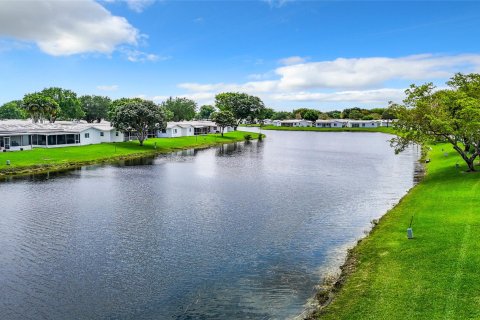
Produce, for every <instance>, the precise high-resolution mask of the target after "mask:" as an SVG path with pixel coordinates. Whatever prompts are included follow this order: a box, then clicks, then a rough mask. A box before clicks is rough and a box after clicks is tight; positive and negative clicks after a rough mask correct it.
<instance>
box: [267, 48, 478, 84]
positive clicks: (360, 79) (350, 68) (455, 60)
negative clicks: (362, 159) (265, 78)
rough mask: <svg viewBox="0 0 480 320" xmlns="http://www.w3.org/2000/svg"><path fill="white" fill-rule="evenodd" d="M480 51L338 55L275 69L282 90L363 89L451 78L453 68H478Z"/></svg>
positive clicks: (458, 69)
mask: <svg viewBox="0 0 480 320" xmlns="http://www.w3.org/2000/svg"><path fill="white" fill-rule="evenodd" d="M479 66H480V55H478V54H477V55H475V54H471V55H457V56H436V55H431V54H425V55H413V56H407V57H401V58H383V57H378V58H377V57H374V58H358V59H344V58H339V59H335V60H332V61H320V62H311V63H302V64H296V65H291V66H285V67H280V68H278V69H276V71H275V72H276V73H277V75H279V76H280V80H279V88H280V89H283V90H293V89H308V88H337V89H338V88H339V89H345V88H348V89H360V88H371V87H374V86H378V85H382V84H384V83H385V82H387V81H390V80H408V81H417V80H424V79H441V78H448V77H449V76H451V75H452V74H453V73H454V72H456V71H460V70H464V69H471V70H475V69H478V68H479Z"/></svg>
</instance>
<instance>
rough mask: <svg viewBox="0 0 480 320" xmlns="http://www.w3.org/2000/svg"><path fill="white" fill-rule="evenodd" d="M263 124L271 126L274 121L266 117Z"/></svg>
mask: <svg viewBox="0 0 480 320" xmlns="http://www.w3.org/2000/svg"><path fill="white" fill-rule="evenodd" d="M263 124H264V125H266V126H271V125H272V124H273V121H272V120H271V119H265V120H263Z"/></svg>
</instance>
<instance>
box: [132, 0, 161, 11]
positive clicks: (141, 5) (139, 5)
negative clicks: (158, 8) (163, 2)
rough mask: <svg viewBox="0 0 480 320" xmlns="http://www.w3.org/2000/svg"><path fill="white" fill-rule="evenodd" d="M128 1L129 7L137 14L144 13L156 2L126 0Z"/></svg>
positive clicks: (150, 0) (152, 0)
mask: <svg viewBox="0 0 480 320" xmlns="http://www.w3.org/2000/svg"><path fill="white" fill-rule="evenodd" d="M126 1H127V6H128V7H129V8H130V9H131V10H133V11H135V12H138V13H140V12H142V11H143V10H145V8H146V7H148V6H150V5H152V4H153V3H154V2H155V0H126Z"/></svg>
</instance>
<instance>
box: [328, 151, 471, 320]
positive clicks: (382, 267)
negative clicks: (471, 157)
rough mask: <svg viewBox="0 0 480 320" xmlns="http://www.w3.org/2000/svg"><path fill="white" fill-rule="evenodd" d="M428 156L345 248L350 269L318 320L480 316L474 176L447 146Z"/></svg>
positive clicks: (461, 317)
mask: <svg viewBox="0 0 480 320" xmlns="http://www.w3.org/2000/svg"><path fill="white" fill-rule="evenodd" d="M442 149H443V150H444V151H442ZM445 153H447V155H445ZM429 157H430V158H431V159H432V161H431V163H429V164H428V168H427V175H426V177H425V178H424V180H423V181H422V182H421V183H420V184H418V185H417V186H416V187H415V188H413V189H412V190H411V191H410V192H409V194H408V195H407V196H405V197H404V198H403V199H402V201H401V202H400V203H399V204H398V205H397V206H396V207H395V208H394V209H392V210H391V211H390V212H388V213H387V214H386V215H385V216H384V217H383V218H382V219H381V220H380V222H379V224H378V225H377V227H376V228H374V230H373V231H372V233H371V234H370V235H369V236H368V237H367V238H366V239H364V240H363V241H361V243H360V244H359V245H357V246H356V247H355V248H354V249H353V250H352V251H351V254H350V258H351V259H350V265H351V266H352V265H353V272H352V273H351V274H349V275H347V277H346V281H345V283H344V286H343V287H342V288H341V289H340V291H339V292H338V293H337V295H336V296H335V298H334V300H333V302H332V303H331V304H330V305H329V306H328V307H326V308H325V309H324V310H323V311H322V312H321V314H320V315H319V318H320V319H473V318H480V273H479V272H478V266H479V265H480V255H479V254H478V253H479V252H480V223H479V221H480V207H479V205H478V199H480V173H465V172H463V171H464V170H466V166H465V165H464V164H463V163H462V160H461V159H460V158H459V157H458V156H457V154H456V153H455V152H454V151H453V150H452V148H451V147H449V146H448V145H438V146H435V147H434V148H433V150H432V151H431V152H430V154H429ZM457 162H458V164H459V165H460V168H459V169H456V167H455V164H456V163H457ZM413 214H414V220H413V231H414V236H415V238H414V239H412V240H408V239H407V238H406V229H407V227H408V225H409V223H410V219H411V217H412V215H413Z"/></svg>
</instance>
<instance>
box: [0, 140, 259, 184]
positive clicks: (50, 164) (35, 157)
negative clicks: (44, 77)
mask: <svg viewBox="0 0 480 320" xmlns="http://www.w3.org/2000/svg"><path fill="white" fill-rule="evenodd" d="M247 134H249V135H250V136H251V137H252V138H253V139H257V138H258V134H256V133H251V132H242V131H235V132H229V133H226V134H225V135H224V136H223V137H222V136H221V135H219V134H209V135H206V136H193V137H180V138H154V139H148V140H146V141H145V142H144V146H140V145H139V143H138V141H131V142H119V143H102V144H94V145H88V146H77V147H65V148H49V149H43V148H35V149H33V150H28V151H15V152H2V153H0V175H8V174H19V173H20V174H23V173H30V172H39V171H45V170H56V169H64V168H67V167H71V166H77V165H83V164H91V163H97V162H103V161H111V160H117V159H127V158H135V157H142V156H148V155H154V154H157V153H168V152H172V151H176V150H183V149H191V148H206V147H210V146H214V145H219V144H224V143H231V142H238V141H243V140H245V135H247ZM7 160H10V165H7V164H6V162H7Z"/></svg>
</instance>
